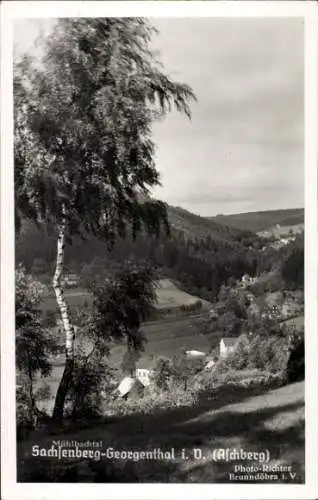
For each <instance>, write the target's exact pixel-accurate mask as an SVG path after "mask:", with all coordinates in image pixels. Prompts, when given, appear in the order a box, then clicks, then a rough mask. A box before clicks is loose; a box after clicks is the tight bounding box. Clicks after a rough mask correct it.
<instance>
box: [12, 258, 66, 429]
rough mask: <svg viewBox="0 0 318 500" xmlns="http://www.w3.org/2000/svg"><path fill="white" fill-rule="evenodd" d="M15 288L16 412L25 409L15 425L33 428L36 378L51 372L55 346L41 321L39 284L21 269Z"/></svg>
mask: <svg viewBox="0 0 318 500" xmlns="http://www.w3.org/2000/svg"><path fill="white" fill-rule="evenodd" d="M15 286H16V302H15V319H16V366H17V371H18V374H19V377H18V381H19V383H20V385H21V386H22V387H21V389H20V390H19V391H18V404H17V410H18V411H19V410H21V408H23V407H24V408H25V410H26V411H24V415H22V416H21V415H20V417H21V418H19V415H18V422H19V423H20V424H22V425H24V424H26V423H28V424H31V425H32V424H33V418H34V417H35V415H36V413H37V407H36V393H35V390H34V381H35V377H36V376H37V375H41V377H47V376H48V375H49V374H50V373H51V368H52V367H51V363H50V361H49V356H50V355H51V354H55V353H56V351H57V344H56V342H55V341H54V339H51V338H50V336H49V335H48V331H47V330H46V328H45V327H44V325H43V322H42V319H41V313H40V310H39V304H40V301H41V284H40V283H38V282H36V281H35V280H34V279H33V278H31V276H28V275H27V274H26V273H25V270H24V269H23V267H21V266H20V267H18V269H17V270H16V273H15Z"/></svg>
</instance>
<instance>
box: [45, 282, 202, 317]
mask: <svg viewBox="0 0 318 500" xmlns="http://www.w3.org/2000/svg"><path fill="white" fill-rule="evenodd" d="M158 285H159V286H158V288H157V304H156V307H157V308H158V309H159V310H160V309H163V308H168V307H169V308H177V307H180V306H181V305H190V304H194V303H195V302H197V301H198V300H201V302H202V303H203V305H204V306H208V302H206V301H204V300H202V299H200V298H199V297H196V296H194V295H190V294H188V293H186V292H183V291H182V290H180V289H179V288H178V287H177V286H176V285H175V284H174V283H173V282H172V281H171V280H169V279H162V280H159V283H158ZM65 297H66V299H67V302H68V304H69V306H70V308H71V310H72V309H73V308H83V307H85V306H87V307H91V305H92V302H93V296H92V294H90V293H89V292H88V291H87V290H85V289H84V288H74V289H68V290H67V289H66V290H65ZM42 310H43V311H57V304H56V298H55V296H54V294H53V292H52V293H51V294H49V295H46V296H43V302H42Z"/></svg>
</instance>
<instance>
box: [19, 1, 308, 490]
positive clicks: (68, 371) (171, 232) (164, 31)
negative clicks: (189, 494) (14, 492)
mask: <svg viewBox="0 0 318 500" xmlns="http://www.w3.org/2000/svg"><path fill="white" fill-rule="evenodd" d="M40 3H41V2H40ZM44 3H45V2H44ZM65 3H68V2H65ZM70 3H73V2H70ZM74 3H76V2H74ZM84 3H85V2H84ZM101 3H102V2H101ZM252 3H253V2H252ZM104 4H105V5H106V4H107V2H104ZM105 12H106V8H105ZM130 12H132V11H131V10H130ZM12 42H13V56H12V67H13V70H12V71H13V77H12V78H13V119H12V120H13V126H14V131H13V154H14V160H13V162H14V174H13V175H14V209H13V210H14V216H13V215H12V221H14V229H13V228H12V230H14V249H13V250H14V256H13V257H12V258H13V259H14V295H15V297H14V314H15V318H14V324H15V333H14V332H12V336H13V337H14V340H12V342H14V347H13V349H14V356H15V366H12V371H15V410H14V412H15V415H14V416H15V419H16V420H15V423H14V424H13V425H14V429H15V441H16V480H17V482H18V483H101V484H102V483H158V484H159V483H169V484H172V483H178V484H179V483H191V484H202V483H204V484H219V485H222V484H226V485H235V486H238V485H244V484H254V485H255V484H258V486H259V487H260V485H264V486H265V487H266V485H272V486H273V485H289V486H290V485H304V484H305V482H306V466H307V462H306V460H307V458H306V457H305V430H306V426H305V390H306V389H305V383H306V382H305V380H306V379H305V371H306V370H305V368H307V365H306V363H305V347H306V349H307V346H306V342H307V340H308V339H307V330H306V328H305V325H306V324H307V323H306V321H305V296H306V293H305V250H304V248H305V245H304V242H305V230H306V228H305V205H306V202H305V20H304V18H303V17H301V16H299V17H296V16H294V17H292V16H291V17H288V16H285V17H275V16H272V17H262V16H246V17H244V16H238V17H235V16H233V17H225V16H223V17H222V16H217V17H214V16H201V17H190V16H189V17H175V16H171V17H169V16H166V17H156V16H154V17H152V16H137V15H136V16H135V15H130V14H129V16H107V15H104V16H94V17H92V16H89V15H87V16H74V17H71V16H70V17H68V16H67V17H65V16H61V17H59V16H58V15H56V16H55V17H44V16H43V17H42V18H39V17H36V18H31V17H29V18H27V17H25V18H22V17H19V18H17V19H14V22H13V39H12ZM307 173H308V172H307ZM307 173H306V175H307ZM306 210H307V208H306ZM306 220H307V219H306ZM305 337H306V342H305ZM313 345H314V344H313ZM306 373H307V371H306ZM306 394H307V393H306ZM43 486H44V485H43ZM49 486H50V485H46V486H45V489H46V488H48V489H47V494H48V496H47V498H51V497H50V496H49V493H50V492H49ZM263 494H265V493H263ZM43 495H44V496H42V497H41V498H46V497H45V490H43ZM259 495H260V496H259V497H258V498H260V497H261V495H262V488H259ZM181 497H182V495H181ZM52 498H53V497H52ZM54 498H55V497H54ZM91 498H92V497H91ZM240 498H243V496H241V497H240ZM254 498H256V497H254ZM264 498H265V497H264ZM266 498H269V497H266ZM302 498H305V497H302ZM306 498H309V497H306Z"/></svg>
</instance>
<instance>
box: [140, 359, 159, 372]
mask: <svg viewBox="0 0 318 500" xmlns="http://www.w3.org/2000/svg"><path fill="white" fill-rule="evenodd" d="M155 364H156V359H154V358H153V359H151V358H147V357H144V358H141V359H139V360H138V361H137V362H136V369H140V370H152V369H153V368H154V366H155Z"/></svg>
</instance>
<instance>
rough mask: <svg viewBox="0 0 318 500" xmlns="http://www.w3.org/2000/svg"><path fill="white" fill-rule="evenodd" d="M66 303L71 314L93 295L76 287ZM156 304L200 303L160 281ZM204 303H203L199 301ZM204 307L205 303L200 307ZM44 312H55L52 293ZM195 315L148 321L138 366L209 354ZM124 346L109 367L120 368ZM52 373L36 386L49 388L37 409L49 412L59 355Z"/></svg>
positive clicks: (61, 360) (60, 370) (113, 351)
mask: <svg viewBox="0 0 318 500" xmlns="http://www.w3.org/2000/svg"><path fill="white" fill-rule="evenodd" d="M65 296H66V299H67V302H68V303H69V306H70V309H71V311H72V310H73V311H75V310H76V309H78V308H84V307H87V308H90V307H91V306H92V302H93V296H92V295H91V294H90V293H89V292H87V291H86V290H85V289H81V288H76V289H69V290H66V291H65ZM157 299H158V302H157V305H156V307H157V308H158V309H159V310H160V309H163V308H167V307H169V308H171V309H173V308H176V309H177V308H179V307H180V306H181V305H189V304H193V303H195V302H196V301H197V300H199V299H198V298H197V297H195V296H192V295H189V294H187V293H185V292H183V291H181V290H179V289H178V288H177V286H176V285H175V284H173V283H172V282H171V280H168V279H165V280H160V283H159V287H158V289H157ZM202 302H204V301H202ZM203 305H204V306H205V307H206V306H207V305H208V303H207V302H205V303H204V304H203ZM42 310H43V311H48V310H50V311H56V310H57V307H56V300H55V297H54V295H53V294H51V295H47V296H44V297H43V302H42ZM197 318H198V315H197V314H187V315H181V316H180V315H175V316H174V315H172V316H170V317H166V318H161V319H158V320H157V321H150V322H148V323H145V324H144V325H143V326H142V330H143V332H144V334H145V337H146V344H145V349H144V351H143V352H142V353H141V357H140V361H139V362H140V363H142V365H143V367H145V368H147V366H148V365H150V364H151V362H152V358H153V357H158V356H165V357H168V358H172V357H173V356H174V355H177V354H179V353H180V352H181V350H182V349H187V350H191V349H195V350H200V351H203V352H208V351H209V349H210V342H209V340H208V339H207V338H206V337H205V336H204V335H202V334H201V335H200V334H199V332H198V328H197V327H196V320H197ZM84 343H85V345H86V347H87V349H89V348H90V346H89V345H88V343H87V342H84ZM125 350H126V347H125V345H122V344H119V345H115V346H114V347H113V348H112V349H111V352H110V356H109V364H110V365H111V366H116V367H120V365H121V362H122V359H123V355H124V353H125ZM52 365H53V369H52V373H51V375H50V376H49V377H47V378H46V379H45V381H43V380H42V379H38V381H37V384H36V385H37V387H40V386H41V385H42V384H43V382H44V383H47V384H48V385H49V386H50V391H51V398H50V400H46V401H42V402H41V403H39V406H40V407H42V408H44V407H45V408H46V409H47V410H51V409H52V406H53V402H54V396H55V394H56V390H57V387H58V384H59V382H60V380H61V377H62V374H63V369H64V357H63V356H59V357H58V358H56V359H53V360H52Z"/></svg>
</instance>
